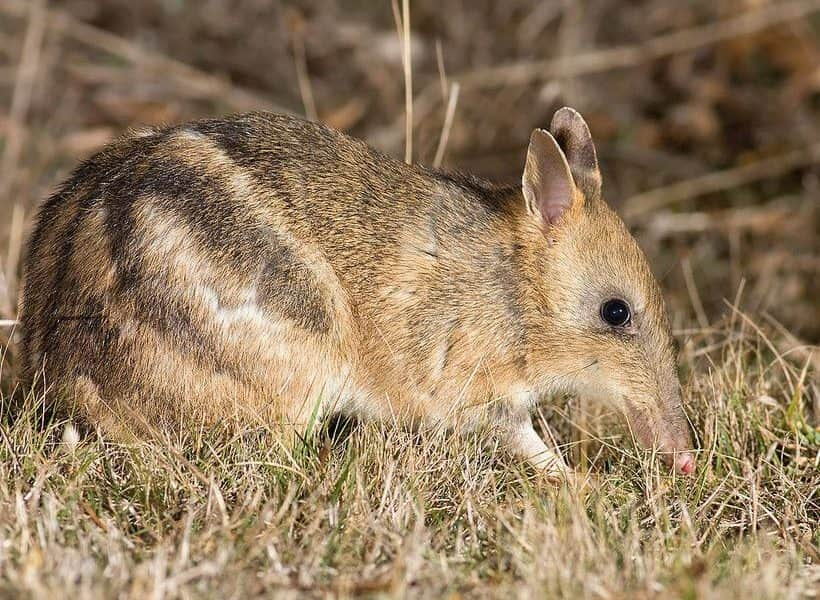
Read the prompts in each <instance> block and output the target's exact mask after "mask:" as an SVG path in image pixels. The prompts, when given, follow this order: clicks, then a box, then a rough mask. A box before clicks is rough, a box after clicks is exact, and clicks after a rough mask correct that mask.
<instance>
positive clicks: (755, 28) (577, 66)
mask: <svg viewBox="0 0 820 600" xmlns="http://www.w3.org/2000/svg"><path fill="white" fill-rule="evenodd" d="M817 11H820V0H790V1H788V2H778V3H776V4H773V5H767V6H765V7H763V8H760V9H756V10H751V11H748V12H744V13H742V14H740V15H737V16H734V17H730V18H728V19H721V20H718V21H714V22H712V23H708V24H706V25H700V26H696V27H690V28H687V29H682V30H679V31H674V32H672V33H667V34H663V35H659V36H657V37H654V38H652V39H649V40H647V41H646V42H642V43H638V44H630V45H623V46H616V47H614V48H605V49H602V50H593V51H591V52H584V53H581V54H574V55H570V56H561V57H558V58H554V59H546V60H537V61H519V62H513V63H507V64H502V65H498V66H495V67H489V68H485V69H479V70H473V71H467V72H464V73H461V74H457V75H455V76H453V77H451V79H453V80H455V81H458V82H459V83H461V85H462V88H464V89H465V90H466V89H471V90H480V89H489V88H496V87H502V86H512V85H526V84H532V83H536V82H539V81H544V80H548V79H555V78H560V77H571V76H572V77H575V76H579V75H587V74H590V73H600V72H603V71H610V70H612V69H624V68H628V67H634V66H637V65H641V64H645V63H647V62H651V61H653V60H657V59H660V58H664V57H666V56H671V55H674V54H680V53H683V52H689V51H692V50H696V49H698V48H701V47H704V46H709V45H712V44H717V43H719V42H722V41H725V40H729V39H732V38H736V37H741V36H744V35H750V34H753V33H757V32H759V31H763V30H765V29H769V28H771V27H774V26H775V25H780V24H782V23H787V22H790V21H795V20H797V19H800V18H802V17H805V16H807V15H810V14H812V13H815V12H817ZM438 87H439V86H438V83H437V82H431V83H430V84H428V85H427V86H426V87H425V88H424V89H423V90H422V91H421V93H419V94H418V95H417V96H416V98H415V100H414V106H415V123H419V122H420V121H421V120H423V118H425V117H426V116H427V115H429V113H430V112H431V111H432V110H433V109H434V108H435V106H436V104H437V101H438V94H437V89H438ZM399 129H400V125H399V124H398V122H397V123H394V124H393V125H391V127H390V128H389V129H386V130H382V131H381V132H379V133H378V134H377V135H376V139H375V140H374V143H376V144H378V145H380V146H384V147H389V146H394V145H395V144H396V141H397V136H398V134H397V132H398V131H399Z"/></svg>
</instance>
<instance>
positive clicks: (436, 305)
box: [22, 113, 688, 469]
mask: <svg viewBox="0 0 820 600" xmlns="http://www.w3.org/2000/svg"><path fill="white" fill-rule="evenodd" d="M574 114H576V115H577V113H574ZM561 118H564V119H567V118H569V122H568V124H566V125H565V126H563V128H562V125H561V123H560V122H559V123H557V124H556V123H554V124H553V133H555V135H556V138H557V139H558V140H559V143H561V147H562V149H563V150H564V151H565V152H566V158H567V160H568V161H569V167H571V168H572V176H571V177H572V178H575V179H576V181H578V182H579V185H578V186H577V189H576V188H575V187H574V186H573V187H572V189H573V197H572V198H571V199H568V200H567V204H569V208H568V209H567V210H566V214H563V216H562V217H561V218H560V219H559V220H558V223H557V224H555V225H552V224H546V221H545V220H544V219H541V218H540V217H539V216H538V214H537V209H536V208H532V207H531V208H530V209H529V210H528V208H527V203H525V201H524V198H523V197H522V190H521V187H498V186H495V185H492V184H489V183H487V182H484V181H481V180H478V179H475V178H472V177H469V176H463V175H453V174H448V173H444V172H440V171H435V170H430V169H426V168H423V167H420V166H408V165H405V164H403V163H400V162H398V161H396V160H394V159H392V158H390V157H387V156H384V155H382V154H380V153H378V152H376V151H374V150H373V149H371V148H369V147H368V146H367V145H365V144H364V143H362V142H359V141H356V140H353V139H350V138H348V137H346V136H344V135H343V134H341V133H338V132H336V131H333V130H331V129H329V128H327V127H324V126H322V125H318V124H314V123H309V122H305V121H302V120H299V119H295V118H292V117H288V116H281V115H271V114H248V115H240V116H236V117H231V118H227V119H224V120H209V121H200V122H196V123H192V124H189V125H183V126H178V127H171V128H167V129H152V130H143V131H140V132H135V133H132V134H129V135H126V136H125V137H123V138H122V139H120V140H118V141H116V142H114V143H113V144H111V145H110V146H109V147H107V148H106V149H105V150H103V151H102V152H100V153H99V154H97V155H96V156H94V157H92V158H91V159H89V160H88V161H86V162H85V163H84V164H83V165H81V166H80V167H79V168H78V169H77V171H76V172H75V173H74V174H73V176H72V177H71V178H70V179H69V180H68V181H67V182H66V183H65V184H64V185H63V186H62V188H61V189H60V190H59V191H58V192H57V193H56V194H55V195H54V196H52V197H51V198H50V199H49V200H48V201H47V202H46V203H45V204H44V205H43V207H42V209H41V210H40V214H39V217H38V221H37V225H36V228H35V230H34V233H33V235H32V238H31V241H30V244H29V249H28V255H27V259H26V262H25V277H26V285H25V293H24V301H23V312H22V320H23V328H24V353H25V355H26V357H27V364H26V375H27V377H28V378H29V379H32V380H35V379H38V374H40V375H41V377H40V379H41V380H43V381H44V383H45V385H47V386H52V385H53V386H56V388H57V392H58V394H57V396H58V397H59V398H62V399H64V400H65V402H66V403H67V404H66V406H68V407H69V408H70V409H71V410H72V411H74V412H76V413H77V414H79V415H81V416H82V417H83V418H85V419H87V420H88V421H89V422H90V423H92V424H94V425H96V426H98V427H100V428H101V429H102V430H103V431H104V432H105V433H106V434H107V435H109V436H112V437H114V438H119V439H128V438H131V437H133V436H137V437H139V436H142V435H145V433H146V432H147V431H149V430H151V429H153V428H158V429H161V430H168V429H170V430H180V429H184V428H186V427H190V426H191V425H192V424H196V425H201V424H205V425H215V424H223V423H226V422H233V423H236V424H237V425H239V426H243V425H248V424H257V423H258V424H263V425H266V426H273V425H279V424H285V425H287V427H295V428H296V429H300V428H304V427H305V426H306V424H307V422H308V421H309V420H310V419H311V417H312V415H314V413H315V411H316V410H317V408H318V409H319V412H320V413H322V414H329V413H334V412H346V413H354V414H358V415H363V416H364V417H366V418H375V419H396V420H398V421H400V422H406V423H425V424H444V425H446V426H449V427H465V426H466V427H470V426H473V425H474V424H475V423H478V422H480V421H481V419H484V418H492V419H496V420H499V421H500V423H501V425H502V431H506V432H508V433H509V436H508V437H509V438H510V440H511V441H510V444H511V446H512V447H513V449H514V450H516V451H519V452H520V453H521V454H522V455H524V456H526V457H527V458H530V459H533V456H534V454H537V452H534V451H533V449H532V443H535V442H533V440H532V439H531V438H528V441H527V442H526V443H519V442H517V441H516V440H517V439H518V437H516V436H518V435H519V433H520V431H523V430H527V428H529V431H531V424H530V420H529V416H528V410H529V409H530V407H531V405H532V403H533V401H534V399H535V398H537V395H538V394H540V393H542V392H548V391H552V392H555V391H576V392H581V393H585V394H589V395H592V396H597V397H601V398H604V399H606V400H609V401H612V402H614V403H615V405H616V406H619V407H620V408H622V409H623V410H624V411H625V412H626V413H627V414H628V415H629V416H630V423H631V424H632V425H633V427H634V428H635V430H636V434H637V435H638V437H639V439H641V440H642V441H643V442H645V443H652V441H653V438H655V439H654V441H659V443H661V445H662V447H663V448H664V449H667V450H680V449H684V448H685V447H686V446H687V444H688V434H687V430H686V424H685V421H684V420H683V413H682V411H681V409H680V401H679V396H678V391H677V386H678V384H677V378H676V374H675V362H674V358H675V357H674V353H673V351H672V345H671V337H670V333H669V325H668V323H667V320H666V317H665V314H664V307H663V300H662V297H661V293H660V290H659V288H658V286H657V284H656V282H655V280H654V278H653V277H652V275H651V273H650V271H649V269H648V267H647V265H646V262H645V260H644V257H643V255H642V254H641V252H640V250H639V249H638V247H637V246H636V244H635V242H634V240H633V238H632V237H631V236H630V235H629V233H628V231H627V230H626V228H625V227H624V225H623V223H622V222H621V221H620V219H618V217H617V216H616V215H615V214H614V213H613V212H612V211H611V210H610V209H609V208H608V207H607V206H606V205H605V204H604V203H603V201H602V200H601V199H600V175H599V174H598V171H597V163H596V162H595V160H594V148H593V153H592V159H591V160H590V157H589V156H588V154H584V143H585V140H584V138H583V135H584V134H583V132H580V133H579V132H578V131H573V130H572V127H577V126H578V123H577V122H575V121H573V117H572V116H571V115H570V116H569V117H568V116H567V115H566V114H565V115H563V117H561ZM578 118H580V117H578ZM557 119H558V117H557ZM558 120H559V121H560V119H558ZM581 123H583V121H581ZM585 127H586V126H585V125H584V126H583V129H584V130H585ZM586 135H587V136H588V132H587V133H586ZM562 136H563V138H564V141H563V143H562V142H561V139H562ZM579 136H580V137H579ZM588 143H589V144H590V145H591V140H589V142H588ZM578 148H580V150H578ZM579 152H580V154H579ZM573 153H575V154H576V155H577V156H578V158H577V159H574V158H573ZM559 155H560V152H559ZM562 157H563V155H561V156H559V159H560V160H563V158H562ZM559 170H560V169H559ZM579 170H580V171H579ZM568 177H569V175H568ZM596 181H597V185H598V188H597V191H596V187H595V182H596ZM580 182H583V184H581V183H580ZM612 294H616V295H618V294H621V295H626V296H627V297H628V298H629V300H630V302H631V303H632V305H633V306H634V307H635V313H636V315H635V323H636V331H635V332H631V333H629V334H628V335H627V334H623V335H621V334H613V332H611V331H608V330H607V329H606V327H605V326H604V325H603V324H602V322H601V321H600V316H599V305H600V303H601V301H602V300H604V299H606V297H608V295H612ZM522 435H523V434H522ZM527 435H529V434H527ZM531 442H532V443H531ZM536 450H538V451H539V452H541V451H542V449H536ZM543 451H544V452H546V448H543ZM553 458H554V456H552V455H550V460H549V461H547V462H545V463H543V464H542V466H544V467H545V468H549V469H554V468H556V467H557V465H558V463H559V462H560V461H557V462H556V461H553V460H552V459H553ZM534 462H536V463H537V462H538V461H537V460H534ZM542 462H543V461H542Z"/></svg>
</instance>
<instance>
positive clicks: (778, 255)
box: [0, 0, 820, 598]
mask: <svg viewBox="0 0 820 600" xmlns="http://www.w3.org/2000/svg"><path fill="white" fill-rule="evenodd" d="M402 8H403V3H402V2H399V3H398V4H397V6H396V9H397V11H398V14H399V16H401V13H402ZM409 8H410V15H411V19H410V27H409V30H410V37H409V38H408V40H409V42H410V43H409V46H410V48H411V50H412V56H413V58H412V61H411V63H412V67H413V68H412V83H413V93H412V94H411V97H412V98H413V99H414V101H413V125H414V126H413V146H412V148H411V149H410V156H411V157H412V159H413V160H417V161H421V162H424V163H426V164H432V163H435V162H439V161H441V162H442V163H443V164H444V165H445V166H447V167H450V168H458V169H463V170H467V171H472V172H475V173H478V174H480V175H483V176H486V177H491V178H495V179H498V180H502V181H512V180H515V179H516V178H518V177H520V172H521V168H522V163H523V155H524V149H525V145H526V142H527V140H528V137H529V132H530V130H531V129H532V128H533V127H536V126H544V125H545V124H547V123H548V122H549V118H550V116H551V114H552V112H553V111H554V110H555V109H556V108H558V107H559V106H561V105H563V104H571V105H573V106H575V107H577V108H578V109H579V110H580V111H581V112H582V113H583V114H584V116H585V117H586V118H587V120H588V122H589V123H590V126H591V129H592V133H593V135H594V137H595V139H596V141H597V144H598V150H599V155H600V162H601V163H602V167H603V169H604V182H605V183H604V186H605V187H604V189H605V195H606V197H607V198H608V199H609V200H610V202H612V204H613V205H615V206H616V208H617V209H618V210H619V211H620V212H621V214H622V215H624V217H625V219H626V221H627V223H628V224H629V226H630V228H631V229H632V230H633V231H634V233H635V235H636V237H637V238H638V239H639V242H640V243H641V245H642V246H643V248H644V249H645V250H646V252H647V255H648V257H649V259H650V261H651V262H652V264H653V268H654V269H655V272H656V273H657V274H658V276H659V278H660V279H661V282H662V285H663V287H664V290H665V293H666V295H667V299H668V303H669V306H670V312H671V317H672V322H673V326H674V330H675V335H676V337H677V338H678V341H679V342H680V344H681V374H682V379H683V382H684V401H685V407H686V411H687V413H688V415H689V417H690V418H691V420H692V422H693V425H694V429H695V432H696V434H697V442H698V448H699V451H698V470H697V473H696V475H695V476H694V477H692V478H677V477H674V476H672V475H670V474H669V473H668V472H667V470H666V469H665V468H664V467H663V466H662V465H660V464H659V461H657V460H656V459H655V458H654V457H652V456H650V455H647V454H646V453H644V452H641V451H638V450H636V449H634V448H633V447H632V444H631V443H630V442H629V440H628V438H627V437H626V436H624V435H622V434H623V429H622V427H620V426H619V424H618V421H617V419H612V418H610V416H609V415H606V414H602V412H601V410H599V409H598V408H596V407H591V406H586V405H583V404H581V403H580V402H579V401H578V400H577V399H574V398H547V399H544V402H543V403H542V404H541V406H540V407H539V411H538V415H537V416H538V417H539V421H542V422H548V423H550V424H551V426H552V427H553V429H554V430H555V431H556V433H557V437H558V439H559V440H561V442H562V443H563V445H562V449H563V450H564V452H565V454H566V455H567V458H568V459H569V460H570V462H571V463H572V464H573V465H575V466H576V467H577V468H578V469H579V470H580V471H581V472H583V473H587V474H589V476H590V479H591V480H592V483H591V485H590V486H588V487H587V488H584V489H581V490H574V489H566V488H556V487H555V486H553V485H550V483H549V482H545V481H543V480H540V479H539V478H538V476H537V475H536V474H535V473H533V472H532V471H530V470H528V469H527V468H525V467H523V466H521V465H519V464H517V463H516V461H515V460H513V459H512V458H511V457H510V456H508V455H506V454H505V453H504V452H501V451H496V449H495V447H494V442H493V439H494V437H493V431H492V430H491V429H488V430H486V431H481V432H478V433H476V434H475V435H471V436H466V437H453V436H449V435H445V434H443V433H434V432H418V433H412V432H408V431H402V430H400V429H396V428H394V427H390V426H386V425H374V424H358V425H357V426H353V427H352V428H350V430H349V431H348V432H347V435H335V436H333V438H332V440H331V439H328V436H326V435H325V434H324V433H322V432H318V433H317V434H316V435H313V436H309V437H308V438H307V439H306V441H305V444H304V445H302V446H300V447H298V448H296V449H288V448H283V447H282V446H281V445H280V444H278V443H277V437H276V435H275V432H258V431H257V432H243V433H242V435H232V434H230V433H229V432H215V431H207V432H199V433H198V434H195V435H191V436H190V437H188V438H186V439H167V440H158V441H155V442H152V443H149V444H142V445H137V446H118V445H115V444H112V443H111V442H109V441H106V440H103V439H100V438H98V437H97V436H95V435H94V434H93V433H91V434H85V433H84V434H82V435H76V434H74V432H72V430H70V429H69V430H67V429H66V426H67V424H66V422H64V421H61V420H57V421H53V420H49V419H48V417H47V413H44V411H43V404H42V399H41V398H36V397H33V396H31V395H30V394H27V393H26V390H24V389H21V388H19V386H17V385H16V382H15V378H14V368H15V365H16V364H17V363H18V362H19V355H18V349H17V346H16V343H15V339H16V338H15V335H16V334H15V329H14V328H13V327H9V326H0V349H2V359H0V376H1V377H2V379H1V380H0V595H3V596H8V597H19V596H34V597H51V596H55V595H71V596H75V597H114V596H116V597H135V598H142V597H147V596H149V595H151V596H154V597H218V598H222V597H247V596H254V595H272V594H274V593H275V594H277V595H283V596H285V595H294V596H296V595H311V596H336V595H340V596H348V595H373V596H382V595H407V596H418V597H431V596H447V597H453V598H456V597H462V596H493V597H495V596H499V597H509V596H511V595H512V594H517V595H521V596H524V597H527V596H530V597H536V596H537V597H544V596H545V597H553V596H576V595H580V596H585V597H600V598H636V597H637V598H644V597H646V598H650V597H653V598H654V597H670V596H673V597H686V598H713V597H721V598H722V597H738V598H752V597H753V598H759V597H770V598H783V597H785V598H796V597H817V596H818V589H820V527H819V526H818V523H819V522H820V496H819V495H818V494H819V493H820V492H819V490H820V427H819V426H820V392H819V391H818V372H820V350H818V349H817V344H818V341H820V304H818V300H817V298H818V296H820V287H818V286H819V285H820V284H819V283H818V282H820V240H818V235H817V232H818V231H820V203H819V202H818V194H820V178H818V174H820V172H819V171H818V162H820V142H819V141H818V140H820V103H819V102H820V76H819V75H818V70H817V65H818V64H820V36H818V31H820V20H819V19H818V15H820V4H818V2H817V1H816V0H813V1H809V0H790V1H787V2H766V1H757V0H755V1H751V0H733V1H722V2H706V1H703V2H701V1H697V2H691V3H670V2H663V1H661V0H647V1H645V2H640V3H627V2H623V1H622V0H602V1H601V2H595V3H588V4H583V3H565V2H525V1H523V0H511V1H510V2H504V3H498V2H492V1H490V0H487V1H483V0H477V1H476V2H470V3H462V2H458V1H455V0H438V1H436V2H431V1H415V0H414V1H413V2H410V3H409ZM398 30H403V28H402V27H399V28H398ZM403 47H404V46H403V45H402V44H401V43H400V42H399V35H398V33H397V27H396V25H395V22H394V12H393V11H392V10H391V4H390V2H384V3H373V2H355V1H347V2H341V1H340V2H321V3H318V2H308V1H306V0H305V1H300V2H293V3H287V4H285V3H280V2H268V1H262V0H248V1H247V2H242V3H240V4H234V3H230V5H229V3H226V2H221V1H218V0H208V1H205V2H196V3H194V2H189V1H187V0H173V1H172V0H162V1H161V0H155V1H145V2H133V1H130V0H111V1H110V2H105V3H102V2H99V3H98V2H88V1H87V0H64V1H62V2H59V3H58V2H52V3H46V2H42V1H41V0H31V1H23V0H0V109H1V110H0V215H2V216H0V319H3V320H13V319H14V318H15V317H16V314H17V301H18V290H19V277H20V272H19V256H20V253H21V248H22V246H23V242H24V240H25V236H26V234H27V231H28V228H29V226H30V223H31V218H32V214H33V211H34V209H35V207H36V205H37V203H38V202H39V201H40V200H41V199H42V198H44V197H45V196H46V195H48V193H49V192H50V191H51V190H53V189H54V186H55V185H56V184H57V183H58V182H59V181H60V180H61V179H62V178H64V177H65V176H66V175H67V173H68V171H69V170H70V169H71V168H72V167H73V166H74V165H75V164H76V163H77V162H78V161H79V160H80V159H81V158H83V157H85V156H87V155H88V154H90V153H91V152H93V151H94V150H96V149H97V148H99V147H100V146H101V145H102V144H104V143H105V142H106V141H108V140H109V139H111V137H112V136H114V135H116V134H117V133H119V132H121V131H123V130H124V129H126V128H127V127H130V126H136V125H139V124H144V123H159V122H178V121H182V120H185V119H189V118H194V117H198V116H204V115H216V114H225V113H228V112H234V111H242V110H251V109H268V110H270V109H273V110H286V111H289V112H295V113H298V114H307V115H308V116H311V117H316V118H320V119H321V120H323V121H325V122H328V123H330V124H332V125H333V126H335V127H338V128H340V129H343V130H346V131H348V132H350V133H352V134H353V135H356V136H358V137H361V138H363V139H366V140H368V141H369V142H371V143H372V144H374V145H376V146H377V147H379V148H381V149H383V150H385V151H388V152H391V153H393V154H395V155H396V156H400V157H401V156H405V154H406V153H407V150H408V148H407V144H406V139H405V138H406V135H405V81H406V78H405V72H404V70H403V65H402V48H403ZM456 83H458V84H459V87H458V91H457V92H456V91H455V89H456V88H455V86H454V84H456ZM456 94H457V95H456ZM448 106H450V107H451V108H452V111H451V114H452V119H447V118H446V115H447V113H448V110H447V109H448ZM442 132H446V135H444V136H443V135H442ZM442 137H444V138H446V144H442V143H441V138H442ZM439 147H441V150H439ZM13 399H15V400H16V401H18V402H13V401H12V400H13ZM20 400H22V406H21V405H20V402H19V401H20ZM44 415H45V416H44Z"/></svg>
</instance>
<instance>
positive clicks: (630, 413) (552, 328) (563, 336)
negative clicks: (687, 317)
mask: <svg viewBox="0 0 820 600" xmlns="http://www.w3.org/2000/svg"><path fill="white" fill-rule="evenodd" d="M522 183H523V186H522V189H523V195H524V200H525V205H526V207H527V213H528V214H527V217H526V218H525V219H524V222H525V225H524V226H523V228H522V229H523V235H524V236H526V237H527V239H528V242H527V243H525V244H524V246H525V247H527V248H530V249H531V251H530V256H529V260H528V261H527V270H528V277H527V279H528V281H529V285H528V288H529V289H528V292H529V295H530V299H529V302H530V303H531V304H530V306H531V310H529V311H527V314H529V315H532V322H531V323H529V324H528V331H529V335H528V350H527V351H528V358H529V360H528V361H527V362H528V369H530V374H529V378H530V379H531V380H532V381H533V382H535V383H537V384H538V385H539V387H542V388H545V389H550V390H553V391H564V390H566V391H572V392H577V393H580V394H582V395H585V396H588V397H592V398H596V399H600V400H602V401H604V402H606V403H608V404H609V405H611V406H614V407H616V408H618V409H620V410H621V411H622V412H623V413H624V414H625V415H626V417H627V421H628V423H629V426H630V429H631V431H632V432H633V434H634V436H635V438H636V439H637V440H638V442H639V443H640V444H641V445H643V446H645V447H653V446H654V447H655V448H657V449H658V451H659V452H660V454H661V456H662V457H664V459H665V461H666V462H667V463H668V464H670V465H674V467H675V468H676V469H677V470H678V471H679V472H681V473H685V474H688V473H691V472H692V471H693V470H694V467H695V460H694V456H693V455H692V453H691V452H690V451H689V450H690V449H691V447H692V442H691V437H690V433H689V427H688V423H687V420H686V416H685V414H684V412H683V409H682V407H681V399H680V390H679V387H680V386H679V381H678V376H677V369H676V353H675V350H674V345H673V340H672V334H671V330H670V326H669V321H668V319H667V316H666V309H665V306H664V302H663V296H662V295H661V290H660V287H659V285H658V282H657V281H656V280H655V278H654V277H653V276H652V273H651V271H650V269H649V266H648V264H647V262H646V258H645V257H644V255H643V253H642V252H641V250H640V249H639V248H638V245H637V244H636V242H635V240H634V238H633V237H632V236H631V235H630V233H629V231H628V230H627V228H626V226H625V225H624V223H623V222H622V221H621V219H620V218H619V217H618V216H617V215H616V214H615V213H614V212H613V211H612V210H611V209H610V208H609V206H607V204H606V203H605V202H604V201H603V199H602V198H601V175H600V171H599V170H598V162H597V158H596V153H595V147H594V145H593V143H592V138H591V137H590V133H589V129H588V128H587V125H586V123H585V122H584V120H583V118H582V117H581V115H579V114H578V113H577V112H576V111H574V110H572V109H570V108H562V109H561V110H559V111H558V112H557V113H555V116H554V118H553V121H552V125H551V126H550V131H549V132H548V131H545V130H541V129H537V130H535V131H534V132H533V134H532V137H531V138H530V145H529V149H528V153H527V163H526V167H525V169H524V175H523V180H522Z"/></svg>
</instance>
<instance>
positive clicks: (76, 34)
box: [0, 0, 294, 114]
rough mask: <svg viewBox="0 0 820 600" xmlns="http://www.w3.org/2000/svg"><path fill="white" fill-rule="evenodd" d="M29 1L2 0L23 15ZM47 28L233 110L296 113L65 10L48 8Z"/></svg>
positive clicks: (12, 11) (5, 8)
mask: <svg viewBox="0 0 820 600" xmlns="http://www.w3.org/2000/svg"><path fill="white" fill-rule="evenodd" d="M26 6H27V3H26V2H22V1H20V0H2V2H0V10H2V11H4V12H6V13H9V14H13V15H15V16H21V15H22V14H25V12H26V11H27V8H26ZM46 13H47V19H46V21H47V27H48V28H49V29H52V30H54V31H56V32H59V33H60V34H62V35H64V36H66V37H67V38H70V39H72V40H74V41H76V42H78V43H80V44H83V45H85V46H89V47H91V48H95V49H97V50H102V51H104V52H107V53H108V54H111V55H114V56H117V57H119V58H122V59H124V60H126V61H128V62H130V63H132V64H136V65H145V66H149V67H151V68H153V69H154V70H156V71H157V72H160V73H162V74H163V75H164V76H166V77H170V78H172V79H175V80H177V81H179V82H181V83H183V84H184V85H185V86H186V87H187V88H188V89H191V90H195V91H196V92H198V93H199V94H201V95H202V96H204V97H209V98H214V99H219V100H221V101H223V102H225V103H226V104H229V105H230V106H231V107H232V108H233V109H235V110H240V111H245V110H270V111H276V112H283V113H289V114H293V112H294V111H293V110H291V109H289V108H287V107H285V106H283V105H281V104H278V103H276V102H273V101H271V100H269V99H267V98H264V97H262V96H261V95H259V94H257V93H255V92H253V91H250V90H247V89H244V88H242V87H239V86H237V85H235V84H233V83H231V82H230V81H226V80H224V79H221V78H219V77H215V76H213V75H209V74H208V73H204V72H202V71H200V70H199V69H197V68H195V67H192V66H190V65H188V64H185V63H183V62H181V61H178V60H175V59H173V58H169V57H167V56H164V55H163V54H160V53H158V52H152V51H150V50H147V49H145V48H142V47H141V46H139V45H137V44H134V43H133V42H131V41H129V40H126V39H124V38H122V37H120V36H117V35H114V34H112V33H109V32H107V31H103V30H102V29H99V28H97V27H94V26H93V25H89V24H87V23H83V22H82V21H79V20H77V19H75V18H73V17H71V16H69V15H67V14H65V13H63V12H60V11H56V10H47V11H46Z"/></svg>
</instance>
